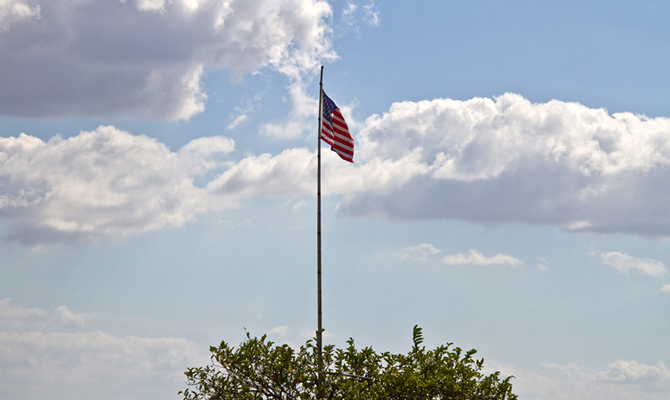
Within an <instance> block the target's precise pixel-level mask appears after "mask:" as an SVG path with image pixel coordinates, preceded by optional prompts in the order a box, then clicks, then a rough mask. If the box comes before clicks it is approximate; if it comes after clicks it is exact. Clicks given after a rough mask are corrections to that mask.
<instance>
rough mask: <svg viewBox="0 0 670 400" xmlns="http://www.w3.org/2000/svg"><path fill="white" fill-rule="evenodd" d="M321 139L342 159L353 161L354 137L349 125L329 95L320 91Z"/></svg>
mask: <svg viewBox="0 0 670 400" xmlns="http://www.w3.org/2000/svg"><path fill="white" fill-rule="evenodd" d="M321 104H322V108H323V109H322V114H323V115H322V116H321V139H322V140H323V141H324V142H326V143H328V144H329V145H330V149H331V150H332V151H334V152H336V153H337V154H338V155H339V156H340V158H342V159H343V160H344V161H349V162H350V163H353V162H354V139H353V138H352V137H351V135H350V134H349V127H348V126H347V123H346V122H345V121H344V117H343V116H342V113H341V112H340V109H339V107H337V106H336V105H335V102H333V101H332V100H331V99H330V97H328V96H326V93H325V92H324V91H321Z"/></svg>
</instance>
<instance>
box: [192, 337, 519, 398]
mask: <svg viewBox="0 0 670 400" xmlns="http://www.w3.org/2000/svg"><path fill="white" fill-rule="evenodd" d="M413 341H414V345H413V347H412V350H411V351H410V352H409V353H407V354H392V353H388V352H387V353H377V352H375V351H374V350H373V349H372V348H371V347H365V348H363V349H360V350H359V349H357V348H356V346H355V345H354V340H353V339H349V340H348V341H347V344H348V346H347V347H346V348H344V349H338V348H335V346H333V345H328V346H324V348H323V360H324V371H325V374H324V376H323V378H322V380H323V382H322V385H321V393H320V394H319V393H317V390H318V389H317V377H318V374H317V370H318V367H317V350H316V345H315V343H314V342H313V341H311V340H310V341H307V343H306V344H305V345H303V346H301V347H300V349H298V350H294V349H293V348H291V347H290V346H288V345H283V346H276V345H275V344H274V343H273V342H271V341H268V340H267V337H266V336H265V335H264V336H262V337H261V338H256V337H253V338H252V337H251V336H250V335H249V334H248V333H247V337H246V339H245V340H244V342H242V343H241V344H240V345H239V346H238V347H236V348H235V347H231V346H229V345H228V344H227V343H226V342H221V345H220V346H219V347H218V348H217V347H210V351H211V352H212V365H208V366H206V367H195V368H189V369H188V370H187V371H186V373H185V374H186V377H187V383H188V385H189V388H187V389H186V390H184V391H182V392H179V393H180V394H183V395H184V400H316V399H319V398H325V399H330V400H334V399H337V400H339V399H347V400H377V399H380V400H381V399H394V400H429V399H430V400H433V399H435V400H447V399H449V400H466V399H467V400H506V399H508V400H515V399H517V396H516V395H515V394H513V393H512V384H511V383H510V379H511V378H512V377H511V376H510V377H506V378H501V377H500V372H495V373H493V374H490V375H485V374H483V373H482V372H481V370H482V368H483V365H484V360H483V359H479V360H478V359H475V358H473V356H474V354H475V353H476V351H475V350H470V351H467V352H463V351H462V350H461V349H460V348H459V347H455V348H451V346H452V344H453V343H447V344H446V345H442V346H439V347H437V348H436V349H432V350H426V348H425V346H422V345H421V344H422V343H423V336H422V331H421V328H419V327H418V326H415V327H414V334H413Z"/></svg>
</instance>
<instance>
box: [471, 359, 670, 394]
mask: <svg viewBox="0 0 670 400" xmlns="http://www.w3.org/2000/svg"><path fill="white" fill-rule="evenodd" d="M494 371H501V374H502V375H503V376H509V375H513V376H514V378H513V379H512V384H513V385H514V393H515V394H517V395H518V396H519V398H532V399H547V400H549V399H551V400H631V399H645V400H664V399H666V398H668V393H670V386H668V385H667V382H668V381H667V377H666V374H667V372H666V371H667V369H666V368H665V366H663V364H662V363H661V362H659V363H658V364H656V365H644V364H641V363H637V362H635V361H621V360H619V361H616V362H614V363H610V364H608V365H607V368H606V369H605V370H604V371H598V370H593V369H590V368H586V367H584V366H582V365H579V364H576V363H569V364H566V365H559V364H555V363H542V365H541V366H537V367H535V368H532V369H527V368H521V367H518V366H514V365H509V364H503V363H500V362H497V361H495V360H487V362H486V365H485V371H484V372H485V373H492V372H494Z"/></svg>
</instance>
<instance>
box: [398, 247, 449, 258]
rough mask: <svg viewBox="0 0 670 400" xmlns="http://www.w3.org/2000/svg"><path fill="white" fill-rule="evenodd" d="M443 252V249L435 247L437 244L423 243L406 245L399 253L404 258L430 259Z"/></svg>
mask: <svg viewBox="0 0 670 400" xmlns="http://www.w3.org/2000/svg"><path fill="white" fill-rule="evenodd" d="M441 252H442V250H440V249H437V248H435V246H433V245H432V244H430V243H421V244H418V245H416V246H408V247H405V248H404V249H402V250H400V252H399V255H400V257H403V258H412V259H415V260H420V261H428V260H430V259H431V258H433V257H435V256H436V255H437V254H439V253H441Z"/></svg>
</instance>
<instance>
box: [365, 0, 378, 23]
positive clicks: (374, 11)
mask: <svg viewBox="0 0 670 400" xmlns="http://www.w3.org/2000/svg"><path fill="white" fill-rule="evenodd" d="M363 10H364V12H365V16H364V17H363V20H364V21H365V22H366V23H367V24H368V25H370V26H375V27H377V26H379V25H380V24H381V22H382V20H381V18H380V17H379V9H378V8H377V6H376V5H375V2H374V1H370V4H366V5H365V6H363Z"/></svg>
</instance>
